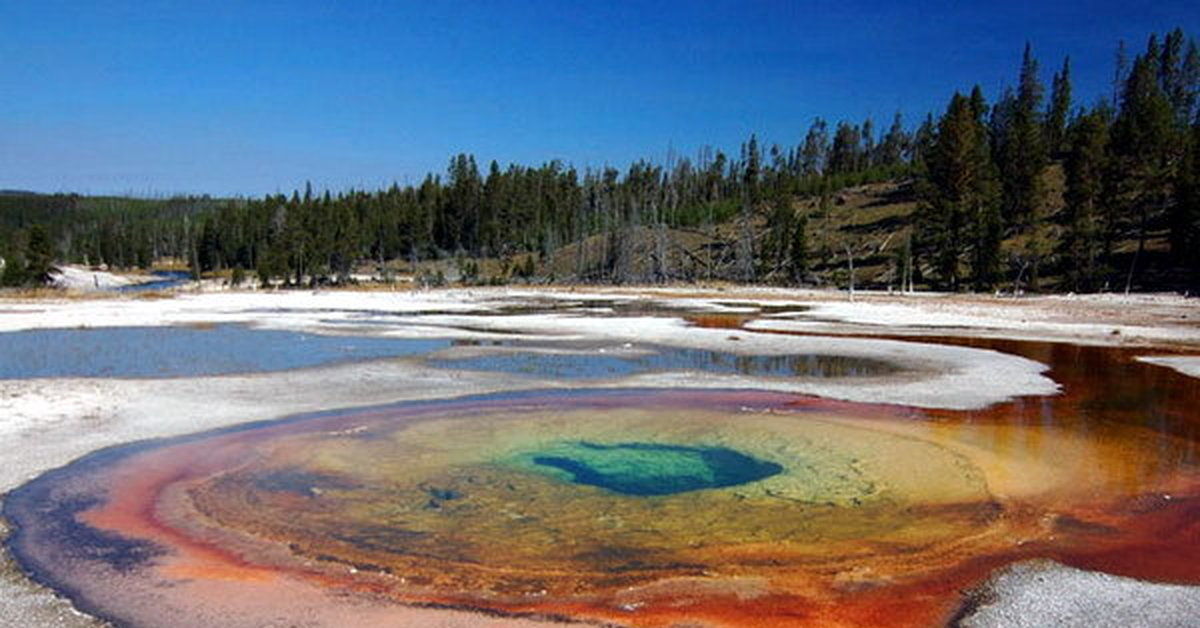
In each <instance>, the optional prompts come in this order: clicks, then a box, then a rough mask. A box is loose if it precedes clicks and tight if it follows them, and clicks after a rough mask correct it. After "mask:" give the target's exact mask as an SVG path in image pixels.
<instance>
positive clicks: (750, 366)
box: [430, 343, 900, 379]
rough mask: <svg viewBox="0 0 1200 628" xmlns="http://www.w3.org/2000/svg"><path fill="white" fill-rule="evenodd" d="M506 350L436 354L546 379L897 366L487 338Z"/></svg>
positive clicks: (837, 372)
mask: <svg viewBox="0 0 1200 628" xmlns="http://www.w3.org/2000/svg"><path fill="white" fill-rule="evenodd" d="M488 346H507V347H510V350H506V351H501V352H492V353H489V354H485V355H478V356H471V357H464V358H450V359H435V360H431V361H430V364H432V365H433V366H437V367H440V368H445V369H462V370H471V371H499V372H503V373H515V374H520V375H528V376H534V377H541V378H551V379H591V378H604V377H626V376H630V375H639V374H642V373H657V372H666V371H697V372H702V373H716V374H731V375H748V376H755V377H873V376H874V377H877V376H885V375H892V374H894V373H896V372H898V371H899V370H900V367H898V366H897V365H894V364H890V363H888V362H884V361H883V360H873V359H869V358H861V357H851V356H844V355H828V354H791V355H739V354H735V353H728V352H723V351H710V350H706V349H689V348H682V347H664V346H644V347H639V349H640V351H638V352H636V353H635V352H632V351H628V350H626V351H625V352H624V353H623V354H617V355H614V354H612V353H608V352H602V351H600V350H592V351H588V352H579V353H564V352H562V351H561V350H554V351H522V350H521V345H514V344H508V343H491V344H490V345H488Z"/></svg>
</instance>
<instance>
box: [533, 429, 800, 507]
mask: <svg viewBox="0 0 1200 628" xmlns="http://www.w3.org/2000/svg"><path fill="white" fill-rule="evenodd" d="M528 460H529V462H532V463H533V464H534V465H537V466H540V467H543V468H546V469H548V470H550V472H552V473H555V474H556V475H560V477H563V478H564V479H569V480H570V481H571V482H574V483H576V484H586V485H588V486H597V487H600V488H603V489H606V490H609V491H612V492H614V493H621V494H623V495H638V496H651V495H671V494H674V493H684V492H687V491H697V490H701V489H706V488H721V487H725V486H737V485H738V484H746V483H748V482H756V481H758V480H762V479H765V478H769V477H771V476H772V475H777V474H778V473H779V472H781V471H783V467H782V466H780V465H778V464H776V463H774V462H768V461H765V460H759V459H757V458H754V457H753V456H748V455H746V454H743V453H741V452H739V451H735V450H733V449H728V448H725V447H689V446H684V445H670V444H661V443H618V444H612V445H604V444H598V443H589V442H576V443H562V444H560V445H557V446H554V447H551V448H548V449H546V450H544V451H539V452H537V453H535V454H533V455H532V456H530V457H529V458H528Z"/></svg>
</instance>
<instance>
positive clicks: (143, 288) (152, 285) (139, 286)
mask: <svg viewBox="0 0 1200 628" xmlns="http://www.w3.org/2000/svg"><path fill="white" fill-rule="evenodd" d="M150 274H151V275H153V276H155V277H158V279H156V280H154V281H146V282H143V283H135V284H131V285H128V286H119V287H117V288H116V291H117V292H153V291H155V290H168V289H170V288H175V287H177V286H182V285H183V284H185V283H187V282H188V281H190V280H191V278H192V275H191V273H189V272H186V271H181V270H156V271H154V272H152V273H150Z"/></svg>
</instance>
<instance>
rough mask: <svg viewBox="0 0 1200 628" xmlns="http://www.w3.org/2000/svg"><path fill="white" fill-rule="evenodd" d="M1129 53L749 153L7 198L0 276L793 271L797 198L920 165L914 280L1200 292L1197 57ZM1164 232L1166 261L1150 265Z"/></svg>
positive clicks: (909, 269)
mask: <svg viewBox="0 0 1200 628" xmlns="http://www.w3.org/2000/svg"><path fill="white" fill-rule="evenodd" d="M1116 66H1117V67H1116V69H1115V73H1114V79H1113V93H1112V95H1111V96H1110V97H1107V98H1104V99H1102V100H1101V101H1100V102H1097V103H1094V104H1091V105H1090V106H1088V107H1079V106H1076V105H1075V104H1074V103H1073V102H1072V94H1071V75H1070V74H1071V65H1070V60H1069V59H1064V60H1063V62H1062V65H1061V66H1059V67H1058V69H1056V71H1055V72H1054V73H1053V78H1052V80H1051V82H1050V88H1049V94H1048V95H1047V94H1046V88H1045V86H1044V85H1043V83H1042V81H1041V79H1040V72H1039V63H1038V61H1037V59H1036V58H1035V56H1034V54H1033V50H1032V48H1031V47H1030V46H1028V45H1027V46H1026V48H1025V52H1024V56H1023V59H1022V63H1021V65H1020V70H1019V73H1018V75H1017V81H1016V86H1015V88H1013V89H1006V90H1004V91H1003V92H1002V93H1000V94H999V95H998V97H997V98H996V99H995V101H994V102H993V103H990V104H989V103H988V102H987V99H986V97H985V95H984V93H983V91H982V90H981V89H980V88H978V87H975V88H974V89H973V90H971V91H969V92H965V93H955V94H954V95H953V96H952V97H951V99H950V102H949V104H948V105H947V107H946V110H945V111H944V112H943V113H941V115H940V116H938V117H936V118H935V117H934V116H932V115H929V116H926V117H925V119H924V120H923V121H922V122H921V123H920V124H919V125H917V126H916V127H915V128H913V129H911V130H909V128H907V127H906V125H905V124H904V120H903V118H902V117H901V115H900V114H899V113H897V114H896V115H895V116H894V118H893V119H892V120H891V121H890V125H888V127H887V129H886V130H880V129H877V128H876V126H875V123H874V121H873V120H871V119H867V120H864V121H862V122H861V123H854V122H848V121H841V122H838V123H837V124H836V125H830V124H829V123H828V122H826V121H825V120H823V119H820V118H818V119H816V120H814V121H813V122H812V123H811V125H810V126H809V127H808V129H807V132H806V133H804V134H803V136H802V137H799V138H797V141H795V142H794V143H792V144H790V145H788V144H771V145H769V146H764V145H763V144H761V143H760V142H759V140H758V138H757V136H751V137H750V138H748V139H747V140H746V141H745V142H744V143H743V144H742V145H741V146H740V149H739V151H738V152H737V153H736V154H726V153H725V152H722V151H720V150H715V149H712V148H704V149H702V150H700V151H698V153H697V154H696V155H694V156H690V157H687V156H678V155H674V154H671V155H668V157H667V158H666V160H665V161H664V162H653V161H648V160H641V161H638V162H635V163H633V164H631V165H629V166H628V167H627V168H626V169H624V170H618V169H616V168H612V167H607V166H606V167H601V168H587V169H583V170H579V169H576V168H575V167H573V166H571V165H568V164H564V163H563V162H560V161H549V162H546V163H543V164H541V165H539V166H523V165H518V164H510V165H508V166H504V167H502V166H501V165H500V164H498V163H497V162H495V161H492V162H490V163H488V164H487V165H486V166H481V164H479V163H477V162H476V159H475V157H474V156H473V155H470V154H466V153H464V154H460V155H456V156H454V157H453V158H451V159H450V160H449V164H448V166H447V168H446V171H445V173H443V174H429V175H427V176H426V177H425V178H424V179H423V180H422V181H421V182H420V183H419V184H414V185H404V186H401V185H392V186H390V187H388V188H385V189H380V190H373V191H368V190H348V191H343V192H339V193H333V192H330V191H321V192H316V191H314V190H313V189H312V187H311V186H306V187H305V189H304V190H302V191H301V190H297V191H295V192H293V193H292V194H290V195H283V194H276V195H268V196H264V197H261V198H251V199H227V200H220V201H218V200H213V199H209V198H207V197H202V198H180V199H163V200H139V199H92V198H85V197H78V196H73V195H55V196H36V195H20V194H0V227H3V233H0V257H3V258H4V260H5V270H4V272H3V274H2V275H0V281H2V282H3V283H5V284H8V285H13V284H17V283H22V282H31V281H32V282H36V281H40V280H42V279H44V278H45V273H44V272H43V270H44V267H45V265H46V263H47V261H46V260H48V259H53V260H59V261H73V262H80V263H87V264H93V265H94V264H107V265H109V266H113V267H133V266H140V267H147V266H149V265H151V264H154V263H156V261H159V260H162V259H164V258H171V259H174V260H176V261H177V262H179V263H183V264H187V265H188V266H190V267H191V268H193V270H194V272H195V273H197V274H201V273H206V272H213V271H232V272H233V276H234V277H235V278H240V277H242V276H245V275H247V274H249V273H254V274H255V275H256V276H257V277H258V278H259V279H260V280H261V281H262V282H263V283H265V284H272V285H289V286H307V285H313V284H320V283H326V282H342V281H347V280H349V279H350V277H351V275H352V272H353V271H354V270H355V269H356V268H359V267H362V266H363V265H365V264H370V265H372V266H374V267H376V268H377V269H379V271H380V272H383V273H384V274H386V272H387V271H388V269H391V268H395V266H396V265H397V263H398V262H408V263H418V262H422V261H427V260H436V259H457V260H466V262H465V263H462V264H461V268H462V269H463V271H464V272H463V273H462V274H463V276H464V278H465V279H472V280H484V279H485V278H483V277H481V276H479V266H478V263H477V260H482V259H494V260H503V261H504V265H503V269H504V270H503V271H502V272H501V273H499V276H496V277H494V279H497V280H507V279H510V278H511V277H513V276H523V277H529V276H531V275H534V274H536V273H537V272H538V271H537V270H536V267H535V260H542V261H543V262H544V261H546V260H549V259H551V257H553V256H556V255H557V256H558V258H559V260H560V262H561V261H562V259H564V258H566V259H568V260H569V262H567V263H566V266H565V267H564V266H563V264H562V263H560V264H559V265H558V269H557V270H556V271H553V272H557V273H559V274H558V275H557V276H555V277H553V278H554V279H562V280H573V281H593V282H613V283H621V282H655V281H671V280H695V279H698V278H711V279H728V280H735V281H741V282H772V283H781V284H798V283H802V282H805V281H807V280H809V279H810V275H809V270H810V268H811V267H812V265H813V263H814V261H820V260H814V259H813V251H812V250H810V246H809V239H810V236H811V233H812V232H813V230H814V227H815V225H814V224H812V222H811V221H810V220H809V218H810V216H809V215H808V213H807V212H806V211H805V210H804V209H802V204H801V203H800V202H799V201H800V200H801V199H806V198H813V197H818V198H828V197H829V196H830V195H831V194H834V193H835V192H837V191H838V190H841V189H843V188H846V187H849V186H855V185H860V184H863V183H869V182H878V181H885V180H909V181H911V182H912V185H911V188H912V189H913V190H915V197H916V200H917V207H916V210H915V211H914V212H913V213H912V215H911V217H910V218H909V219H908V221H909V224H908V225H907V226H908V227H910V228H909V229H906V230H905V233H906V236H905V241H904V243H903V246H902V247H900V248H899V251H900V252H899V255H898V257H897V259H896V262H895V266H896V269H897V272H896V273H895V276H896V278H897V279H898V280H899V282H900V284H901V287H911V286H913V285H918V284H919V285H925V286H930V287H934V288H940V289H947V290H964V289H973V290H993V289H997V288H999V287H1001V286H1004V285H1012V286H1013V287H1019V288H1021V289H1029V290H1036V289H1039V288H1040V287H1042V285H1043V284H1044V283H1045V278H1046V277H1048V276H1054V277H1057V278H1059V284H1058V287H1059V288H1060V289H1070V290H1078V291H1093V290H1102V289H1120V288H1128V287H1130V286H1133V287H1140V286H1143V285H1149V284H1154V282H1155V281H1157V282H1158V283H1157V284H1155V285H1161V284H1164V282H1165V283H1166V284H1169V285H1172V286H1182V287H1192V288H1195V287H1200V286H1198V285H1197V281H1198V280H1197V277H1200V191H1198V190H1197V186H1198V185H1200V184H1198V183H1197V181H1198V180H1200V173H1198V172H1197V168H1198V166H1200V155H1198V154H1197V153H1198V152H1200V116H1198V107H1197V87H1198V85H1200V54H1198V53H1197V47H1196V44H1195V42H1194V40H1192V39H1190V38H1188V37H1186V36H1185V34H1184V33H1183V31H1181V30H1178V29H1177V30H1175V31H1172V32H1170V33H1168V34H1166V35H1165V36H1163V37H1161V38H1160V37H1158V36H1152V37H1151V38H1150V39H1149V42H1148V44H1147V46H1146V48H1145V50H1144V51H1142V52H1140V53H1138V54H1136V55H1134V56H1133V58H1132V59H1130V58H1128V55H1127V53H1126V51H1125V48H1124V46H1121V47H1120V49H1119V52H1118V55H1117V64H1116ZM1055 172H1058V173H1059V180H1060V183H1058V184H1056V183H1054V181H1055V178H1054V176H1053V174H1054V173H1055ZM1058 188H1061V189H1058ZM1131 243H1132V244H1131ZM1164 247H1165V250H1168V251H1169V260H1170V264H1169V268H1170V273H1168V274H1169V275H1170V277H1167V278H1165V279H1164V278H1163V277H1156V278H1150V279H1143V272H1144V269H1145V268H1149V267H1150V265H1149V261H1150V260H1152V259H1155V260H1157V259H1158V258H1159V257H1162V255H1163V250H1164ZM847 253H848V255H849V251H848V252H847ZM681 260H684V261H681ZM685 262H686V263H685ZM542 266H543V271H542V274H543V275H546V274H549V273H550V272H552V271H548V270H545V268H547V265H546V264H542ZM1154 268H1158V269H1160V270H1161V269H1162V268H1164V266H1163V264H1161V263H1158V264H1157V265H1155V266H1154ZM1151 280H1153V281H1151Z"/></svg>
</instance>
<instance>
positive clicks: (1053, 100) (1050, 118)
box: [1046, 57, 1071, 156]
mask: <svg viewBox="0 0 1200 628" xmlns="http://www.w3.org/2000/svg"><path fill="white" fill-rule="evenodd" d="M1070 110H1071V57H1067V58H1065V59H1063V66H1062V70H1061V71H1059V72H1057V73H1056V74H1055V75H1054V81H1053V83H1051V86H1050V110H1049V111H1047V112H1046V147H1047V148H1048V149H1049V152H1050V154H1051V156H1053V155H1056V154H1058V153H1059V152H1061V151H1063V150H1064V149H1065V148H1066V147H1065V143H1066V128H1067V115H1068V114H1069V113H1070Z"/></svg>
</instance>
